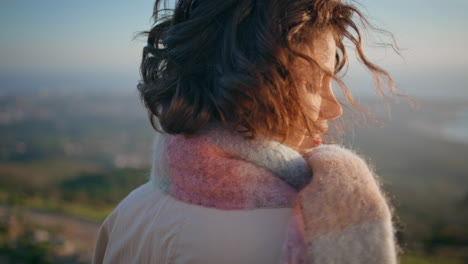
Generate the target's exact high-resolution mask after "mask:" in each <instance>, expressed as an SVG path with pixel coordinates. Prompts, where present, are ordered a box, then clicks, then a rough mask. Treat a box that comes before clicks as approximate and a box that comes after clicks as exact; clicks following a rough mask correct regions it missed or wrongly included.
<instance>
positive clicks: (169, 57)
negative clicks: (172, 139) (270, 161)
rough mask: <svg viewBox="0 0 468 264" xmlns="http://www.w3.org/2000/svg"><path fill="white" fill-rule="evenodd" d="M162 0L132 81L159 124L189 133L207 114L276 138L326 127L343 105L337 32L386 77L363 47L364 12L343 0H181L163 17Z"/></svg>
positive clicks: (375, 71)
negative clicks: (337, 89)
mask: <svg viewBox="0 0 468 264" xmlns="http://www.w3.org/2000/svg"><path fill="white" fill-rule="evenodd" d="M160 2H161V1H160V0H157V1H156V4H155V11H154V18H155V25H154V27H153V28H152V29H151V30H150V31H149V32H147V34H148V37H149V38H148V39H149V47H147V48H146V49H145V52H144V54H143V60H142V64H141V74H142V83H141V85H140V91H141V96H142V99H143V100H144V102H145V105H146V107H147V108H148V110H149V112H150V116H151V118H152V119H151V120H152V122H153V125H154V126H155V127H156V123H159V124H160V126H161V128H162V129H163V130H164V131H165V132H167V133H171V134H193V133H196V132H197V131H198V130H199V129H201V128H203V127H204V126H205V125H206V124H207V123H209V122H212V121H221V122H224V123H225V124H227V125H230V126H232V127H233V128H236V129H240V128H243V129H245V130H244V132H246V134H247V135H251V136H253V137H255V136H256V135H257V134H262V135H266V136H272V137H279V138H281V139H283V140H287V139H288V138H289V139H291V138H296V137H297V136H298V135H299V136H300V137H303V136H304V135H303V134H304V133H303V132H305V131H307V133H305V134H306V135H308V136H311V135H313V134H320V133H322V132H324V129H325V128H324V121H325V120H327V119H331V118H335V117H337V116H339V115H340V114H341V107H340V106H339V103H338V101H337V100H336V98H335V97H334V95H333V92H332V90H331V81H332V80H336V81H338V82H339V83H340V81H339V79H338V78H337V77H336V75H337V73H338V72H340V71H341V70H342V69H343V67H344V66H345V64H346V62H347V53H346V49H345V45H344V43H343V42H344V40H345V39H348V40H349V41H350V42H351V43H352V44H354V46H355V49H356V50H357V54H358V56H359V58H360V60H361V61H362V62H363V63H364V64H365V65H366V66H367V67H368V68H369V69H370V70H371V72H372V73H373V74H374V77H375V78H376V80H377V88H378V89H381V88H380V85H379V83H380V82H379V81H380V78H381V76H383V77H386V78H387V80H388V81H389V82H390V86H389V87H391V88H392V87H393V86H392V85H393V84H392V83H391V82H392V80H391V78H390V76H389V75H388V74H387V73H386V72H385V71H383V70H382V69H380V68H379V67H378V66H376V65H374V64H372V63H371V62H369V61H368V60H367V58H366V57H365V55H364V53H363V52H362V41H361V34H360V31H359V28H358V27H357V25H356V24H355V22H354V21H355V19H356V18H358V19H361V20H363V21H364V22H365V19H364V18H363V17H362V15H361V14H360V12H359V11H358V10H357V9H356V8H355V7H353V6H351V5H348V4H346V3H343V2H342V1H339V0H289V1H283V0H179V1H178V2H177V5H176V8H175V10H174V12H173V14H171V15H166V16H162V17H161V14H162V12H163V11H164V10H163V9H161V8H160V6H161V3H160ZM342 87H343V91H344V95H345V98H346V99H347V100H348V101H350V102H351V104H354V102H353V100H352V97H351V95H350V93H349V91H348V90H347V88H346V87H345V86H342ZM155 117H156V118H157V122H156V120H155ZM298 131H301V132H298Z"/></svg>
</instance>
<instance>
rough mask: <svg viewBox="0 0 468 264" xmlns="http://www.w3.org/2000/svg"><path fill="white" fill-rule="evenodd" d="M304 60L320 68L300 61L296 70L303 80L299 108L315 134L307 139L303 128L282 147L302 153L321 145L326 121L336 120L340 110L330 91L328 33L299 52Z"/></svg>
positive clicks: (332, 54) (332, 56)
mask: <svg viewBox="0 0 468 264" xmlns="http://www.w3.org/2000/svg"><path fill="white" fill-rule="evenodd" d="M303 51H304V52H305V53H306V54H307V55H308V56H311V57H312V58H314V59H315V61H316V62H317V64H318V65H319V66H320V67H321V68H322V69H321V70H320V69H319V68H318V67H315V68H312V69H311V66H310V64H309V63H308V62H306V61H305V60H300V61H299V62H298V66H297V72H298V75H299V76H303V78H304V80H303V81H302V84H303V85H301V86H300V87H299V94H300V98H301V100H302V104H303V106H304V108H305V111H306V112H307V114H308V116H309V118H310V120H311V121H313V122H315V123H316V124H317V126H318V127H319V130H318V131H317V134H315V135H307V130H306V129H304V128H301V129H293V132H292V133H291V136H290V137H289V138H288V139H287V141H286V144H288V145H290V146H291V147H294V148H296V149H298V150H299V151H301V152H306V151H308V150H310V149H311V148H313V147H317V146H318V145H320V143H321V135H322V134H324V133H325V132H326V131H327V129H328V125H327V120H330V119H334V118H337V117H339V116H341V114H342V108H341V105H340V103H339V102H338V100H337V99H336V97H335V95H334V93H333V90H332V81H333V78H332V76H329V75H327V74H325V72H324V71H326V72H329V73H331V74H333V73H334V71H335V55H336V43H335V38H334V35H333V33H332V31H331V30H328V31H325V32H323V33H322V34H321V35H320V37H317V38H314V39H313V41H312V43H311V45H310V46H306V47H304V50H303Z"/></svg>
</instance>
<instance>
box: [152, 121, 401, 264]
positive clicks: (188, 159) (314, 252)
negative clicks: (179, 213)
mask: <svg viewBox="0 0 468 264" xmlns="http://www.w3.org/2000/svg"><path fill="white" fill-rule="evenodd" d="M162 137H163V138H162V140H158V142H157V145H156V152H155V156H154V166H153V172H152V181H153V183H154V184H155V185H156V186H157V187H158V188H159V189H160V190H161V191H163V192H164V193H166V194H168V195H171V196H173V197H174V198H176V199H178V200H180V201H182V202H185V203H189V204H193V205H197V206H204V207H212V208H217V209H220V210H252V209H257V208H294V210H293V212H294V213H293V215H292V216H291V221H290V223H289V225H288V226H287V227H285V228H287V238H286V240H285V241H284V244H283V250H282V253H281V256H282V257H281V261H280V262H281V263H294V264H295V263H396V253H395V243H394V240H393V238H394V234H393V227H392V223H391V214H390V210H389V208H388V205H387V203H386V200H385V198H384V196H383V195H382V192H381V191H380V188H379V185H378V181H377V180H376V178H375V177H374V175H373V174H372V172H371V171H370V170H369V167H368V166H367V164H366V163H365V161H364V160H363V159H362V158H360V157H359V156H358V155H356V154H355V153H354V152H353V151H351V150H348V149H345V148H342V147H340V146H336V145H323V146H320V147H317V148H314V150H313V151H311V152H310V153H307V154H305V155H301V154H299V153H298V152H296V151H295V150H293V149H291V148H289V147H287V146H285V145H283V144H281V143H279V142H276V141H272V140H266V139H264V138H258V139H255V140H249V139H245V138H244V137H243V136H242V135H241V134H239V133H237V132H235V131H231V130H229V129H226V128H224V127H223V126H221V125H216V124H215V125H210V126H208V127H207V128H206V129H204V130H203V131H201V132H200V133H198V134H197V135H194V136H183V135H177V136H169V135H164V136H162Z"/></svg>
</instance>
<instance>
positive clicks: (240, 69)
mask: <svg viewBox="0 0 468 264" xmlns="http://www.w3.org/2000/svg"><path fill="white" fill-rule="evenodd" d="M155 6H156V8H155V13H154V17H155V20H156V22H155V26H154V27H153V28H152V29H151V31H149V32H147V33H148V46H147V47H146V48H145V50H144V54H143V61H142V66H141V73H142V77H143V80H142V83H141V84H140V85H139V90H140V92H141V96H142V99H143V101H144V103H145V105H146V107H147V108H148V110H149V113H150V117H151V121H152V124H153V126H154V127H155V128H156V129H157V130H158V131H159V133H158V136H157V139H156V144H155V153H154V160H153V169H152V171H151V176H150V181H149V182H148V183H147V184H145V185H143V186H141V187H139V188H138V189H136V190H134V191H133V192H132V193H131V194H130V195H129V196H128V197H127V198H125V199H124V200H123V201H122V202H121V203H120V204H119V205H118V206H117V208H116V209H115V210H114V211H113V212H112V213H111V214H110V215H109V216H108V218H107V219H106V220H105V221H104V223H103V225H102V227H101V229H100V232H99V237H98V241H97V245H96V249H95V254H94V263H195V264H198V263H396V262H397V256H396V245H395V241H394V230H393V226H392V221H391V217H392V216H391V211H390V209H389V206H388V204H387V202H386V199H385V197H384V195H383V194H382V192H381V191H380V189H379V184H378V182H377V180H376V179H375V178H374V176H373V174H372V172H371V171H370V170H369V168H368V166H367V164H366V163H365V162H364V160H363V159H361V158H360V157H359V156H357V155H356V154H355V153H354V152H352V151H351V150H347V149H345V148H342V147H340V146H337V145H322V146H320V145H321V141H322V138H321V136H322V135H324V134H325V133H326V132H327V129H328V127H327V120H332V119H335V118H337V117H339V116H340V115H341V114H342V108H341V105H340V103H339V102H338V100H337V99H336V97H335V95H334V93H333V91H332V87H331V82H332V80H336V81H338V82H339V79H338V78H337V74H338V73H339V72H340V71H341V70H342V69H343V67H344V66H345V65H346V60H347V56H346V49H345V45H344V41H345V39H348V40H350V42H351V43H352V44H354V46H355V48H356V50H357V54H358V56H359V58H360V60H361V61H362V62H363V63H364V65H365V66H366V67H367V68H369V70H370V71H371V72H372V73H373V74H374V77H375V78H376V80H377V82H376V83H377V89H378V90H379V91H381V87H380V80H381V78H382V77H383V78H386V79H387V80H388V82H389V87H390V88H391V89H390V90H392V91H393V84H392V80H391V78H390V76H389V75H388V74H387V73H386V72H385V71H384V70H382V69H381V68H379V67H378V66H376V65H374V64H372V63H371V62H369V61H368V60H367V58H366V57H365V55H364V53H363V51H362V43H361V37H360V36H361V35H360V31H359V28H358V27H357V25H356V24H355V23H354V22H353V21H354V20H353V19H355V18H356V17H357V18H361V20H363V21H364V22H365V20H364V18H363V17H362V16H361V14H360V12H359V11H358V10H357V9H356V8H355V7H353V6H351V5H348V4H346V3H343V2H341V1H339V0H289V1H283V0H235V1H234V0H180V1H178V2H177V6H176V8H175V10H174V13H173V14H172V15H167V13H166V14H165V16H163V17H162V18H161V17H160V13H161V12H162V11H161V10H163V9H160V1H159V0H157V1H156V4H155ZM163 11H164V10H163ZM339 83H340V82H339ZM342 88H343V91H344V92H345V93H344V94H345V96H346V98H347V99H348V101H350V102H351V103H352V104H354V102H353V101H352V97H351V95H350V93H349V92H348V90H347V89H346V87H345V86H344V85H343V86H342Z"/></svg>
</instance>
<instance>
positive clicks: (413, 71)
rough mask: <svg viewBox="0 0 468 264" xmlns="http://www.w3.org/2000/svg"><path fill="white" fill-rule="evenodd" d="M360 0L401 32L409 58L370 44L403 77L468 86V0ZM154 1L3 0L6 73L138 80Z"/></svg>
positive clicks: (0, 52) (0, 38) (0, 28)
mask: <svg viewBox="0 0 468 264" xmlns="http://www.w3.org/2000/svg"><path fill="white" fill-rule="evenodd" d="M359 2H360V3H361V4H362V5H363V6H364V7H365V10H364V12H365V13H366V14H368V15H369V16H370V18H371V21H373V22H375V23H376V24H377V25H378V26H379V27H383V28H385V29H388V30H390V31H392V32H393V33H394V34H395V37H396V38H397V40H398V43H399V45H400V47H401V49H402V55H403V58H401V57H398V56H394V55H392V54H391V50H389V49H387V50H385V49H380V50H371V54H372V55H373V57H374V58H375V59H377V61H379V62H380V63H383V64H384V65H385V66H386V67H388V68H389V69H390V70H392V71H393V72H394V74H395V76H396V78H397V81H399V80H400V82H402V83H404V84H405V85H406V86H411V85H413V84H411V85H410V84H409V83H410V82H414V81H415V80H416V81H417V80H419V81H420V82H422V83H420V85H423V84H424V83H425V82H427V83H428V84H432V85H434V81H436V83H437V85H438V86H440V85H441V84H442V83H444V82H446V81H449V82H453V83H452V84H451V85H450V86H454V85H455V86H457V85H458V86H461V87H462V88H461V89H465V90H468V89H467V85H468V81H467V78H466V77H464V75H465V73H468V66H467V65H468V52H467V51H466V48H467V47H468V33H466V32H468V30H467V27H468V16H466V14H465V12H466V11H467V10H468V1H466V0H450V1H440V0H437V1H436V0H361V1H359ZM152 6H153V1H150V0H125V1H124V0H112V1H110V0H99V1H96V0H80V1H59V0H41V1H33V0H29V1H27V0H22V1H18V0H2V1H0V73H2V74H3V75H7V74H15V73H22V74H35V75H41V74H44V75H62V74H63V75H69V76H72V75H74V74H76V75H80V76H85V75H86V74H92V75H102V76H106V78H110V77H109V76H119V77H120V78H124V77H125V78H127V79H128V80H131V82H132V83H136V81H137V80H138V65H139V60H140V56H141V52H140V51H141V48H142V46H144V40H143V39H139V40H134V39H133V37H134V34H135V33H136V32H138V31H142V30H146V29H148V28H149V26H150V16H151V12H152ZM435 75H437V77H436V76H435ZM409 76H415V77H414V78H411V77H409ZM431 77H432V78H436V79H437V80H434V81H431V80H430V78H431ZM399 78H400V79H399ZM425 78H426V79H425ZM444 78H445V79H444ZM424 79H425V80H424ZM129 82H130V81H129ZM457 89H458V88H457ZM409 90H411V88H410V89H409Z"/></svg>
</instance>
